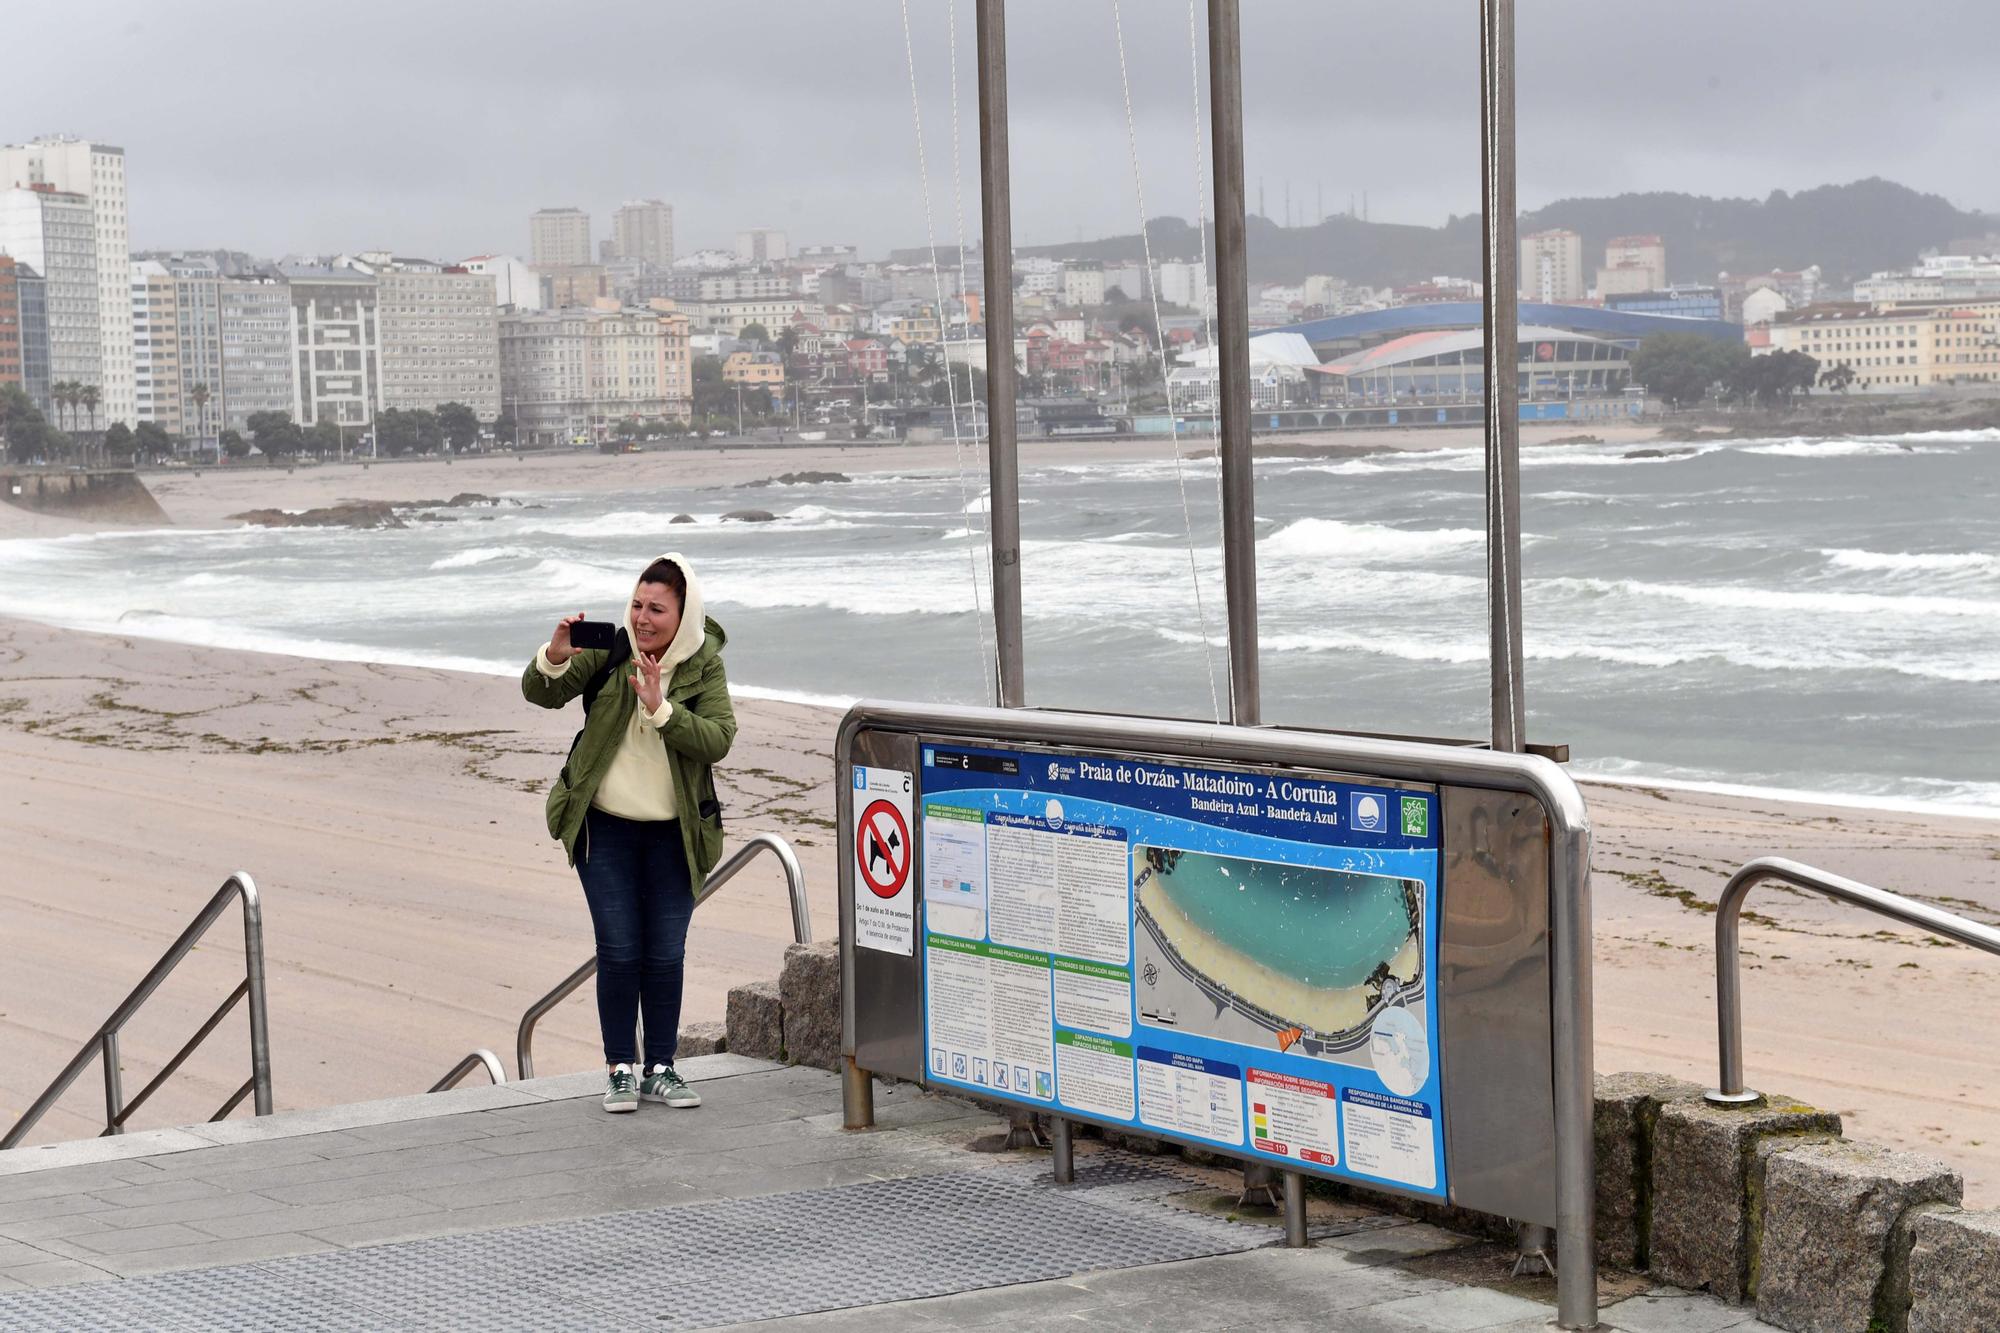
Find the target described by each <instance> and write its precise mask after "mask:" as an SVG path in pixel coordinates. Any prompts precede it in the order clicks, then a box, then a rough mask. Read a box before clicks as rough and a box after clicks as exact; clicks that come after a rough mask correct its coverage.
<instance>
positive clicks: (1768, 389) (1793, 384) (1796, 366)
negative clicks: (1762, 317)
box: [1729, 352, 1819, 408]
mask: <svg viewBox="0 0 2000 1333" xmlns="http://www.w3.org/2000/svg"><path fill="white" fill-rule="evenodd" d="M1818 378H1819V362H1818V360H1816V359H1815V358H1813V357H1810V356H1807V355H1806V354H1805V353H1804V352H1771V353H1769V354H1767V355H1765V356H1746V357H1744V358H1743V360H1742V361H1741V362H1739V363H1738V364H1737V365H1736V367H1735V368H1734V370H1733V371H1732V373H1731V375H1730V378H1729V393H1730V396H1731V397H1732V398H1736V399H1739V400H1748V401H1751V402H1754V403H1756V404H1757V405H1758V406H1759V407H1767V408H1768V407H1788V406H1790V405H1791V401H1792V399H1793V398H1794V397H1796V396H1797V395H1799V394H1801V393H1808V392H1810V391H1811V389H1812V386H1813V383H1814V382H1815V381H1816V380H1817V379H1818Z"/></svg>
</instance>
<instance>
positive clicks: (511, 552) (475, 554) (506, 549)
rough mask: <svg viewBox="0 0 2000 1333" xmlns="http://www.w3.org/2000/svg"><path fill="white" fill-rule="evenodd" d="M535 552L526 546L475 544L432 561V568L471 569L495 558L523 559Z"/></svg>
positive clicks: (489, 562)
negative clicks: (468, 548)
mask: <svg viewBox="0 0 2000 1333" xmlns="http://www.w3.org/2000/svg"><path fill="white" fill-rule="evenodd" d="M534 554H535V552H533V551H531V550H529V549H528V548H527V547H525V546H475V547H473V548H471V549H470V550H465V551H454V552H453V553H452V554H450V555H447V556H444V557H442V558H440V559H437V560H433V561H431V568H432V569H440V570H441V569H471V568H472V567H474V566H475V565H487V564H491V563H493V562H494V561H495V560H523V559H527V558H530V557H532V556H533V555H534Z"/></svg>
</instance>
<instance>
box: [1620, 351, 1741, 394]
mask: <svg viewBox="0 0 2000 1333" xmlns="http://www.w3.org/2000/svg"><path fill="white" fill-rule="evenodd" d="M1749 360H1750V349H1749V348H1747V347H1745V346H1744V345H1743V344H1742V343H1740V342H1737V343H1732V342H1723V341H1721V340H1720V339H1716V338H1709V337H1705V336H1704V335H1702V334H1699V333H1656V334H1654V335H1653V336H1652V337H1650V338H1648V339H1646V340H1645V341H1644V342H1642V343H1640V344H1639V350H1638V351H1637V352H1634V353H1633V354H1632V378H1633V379H1635V380H1637V381H1638V382H1639V383H1640V384H1641V385H1643V386H1645V389H1646V392H1648V393H1650V394H1654V395H1656V396H1657V397H1659V398H1662V399H1664V400H1665V401H1666V402H1667V404H1668V405H1669V406H1671V407H1683V406H1686V405H1688V404H1690V403H1698V402H1700V401H1702V399H1704V398H1706V397H1708V394H1709V391H1710V390H1711V389H1713V388H1714V387H1715V386H1716V385H1718V384H1725V385H1726V384H1731V383H1733V382H1734V380H1735V377H1736V376H1737V375H1738V374H1740V373H1741V370H1740V368H1741V367H1742V365H1743V363H1745V362H1747V361H1749Z"/></svg>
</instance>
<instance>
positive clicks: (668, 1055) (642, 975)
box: [576, 810, 694, 1068]
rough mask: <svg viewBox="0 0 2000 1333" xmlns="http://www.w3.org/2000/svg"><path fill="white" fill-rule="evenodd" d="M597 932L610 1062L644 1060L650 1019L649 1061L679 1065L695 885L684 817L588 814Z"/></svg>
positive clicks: (601, 1016)
mask: <svg viewBox="0 0 2000 1333" xmlns="http://www.w3.org/2000/svg"><path fill="white" fill-rule="evenodd" d="M576 873H577V877H578V878H580V879H581V880H582V881H583V896H584V898H585V899H586V900H587V901H588V902H589V903H590V924H591V928H592V929H593V930H594V931H595V932H596V935H597V1023H598V1027H599V1028H600V1029H602V1031H603V1035H604V1060H605V1063H606V1064H614V1065H616V1064H631V1065H636V1064H638V1062H639V1061H638V1052H637V1050H636V1049H634V1046H635V1043H634V1041H633V1027H634V1025H635V1023H636V1022H637V1020H638V1018H639V1016H640V1014H641V1012H642V1011H643V1013H644V1015H645V1019H646V1066H647V1067H648V1068H650V1067H652V1066H653V1065H656V1064H659V1065H671V1064H672V1063H673V1062H674V1048H675V1047H676V1046H677V1045H678V1044H679V1041H680V1026H681V978H682V972H683V967H682V960H683V958H684V957H685V954H686V951H687V933H688V919H689V918H690V917H692V916H693V915H694V886H693V884H692V883H691V882H690V881H689V878H688V863H687V851H686V849H685V848H684V847H682V845H681V826H680V821H679V820H675V819H669V820H664V821H661V820H647V821H639V820H631V819H620V818H619V817H618V816H616V815H609V814H606V813H605V812H604V811H602V810H591V811H590V812H589V813H588V814H586V815H585V816H584V843H583V855H582V856H581V857H580V858H578V860H577V863H576Z"/></svg>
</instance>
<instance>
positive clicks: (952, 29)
mask: <svg viewBox="0 0 2000 1333" xmlns="http://www.w3.org/2000/svg"><path fill="white" fill-rule="evenodd" d="M945 14H946V16H947V19H948V22H947V24H946V33H947V35H948V39H949V42H950V48H951V205H952V211H953V213H954V214H956V218H957V223H958V300H959V306H960V308H961V309H964V310H965V312H966V321H965V347H966V350H967V352H968V353H970V351H971V348H972V318H971V315H972V312H971V308H970V307H969V306H968V305H967V304H966V299H965V298H966V293H967V292H969V291H970V290H971V283H970V280H969V279H968V278H967V276H966V266H965V169H964V168H963V167H962V166H961V165H960V158H959V151H958V143H959V140H958V106H959V93H958V0H949V3H948V4H947V5H946V7H945ZM940 332H941V333H943V334H944V335H945V354H944V364H945V373H946V374H947V375H950V374H952V373H953V371H952V362H951V339H950V336H949V325H946V326H944V327H942V328H941V329H940ZM987 396H988V397H989V398H990V397H991V396H992V389H991V387H990V381H989V387H988V390H987ZM965 401H966V409H967V412H968V413H969V414H970V415H971V417H972V424H973V431H972V439H971V441H970V442H969V446H968V447H969V448H970V449H971V451H972V457H973V460H974V461H975V462H976V461H978V458H979V429H978V427H979V405H978V400H977V399H976V398H974V397H973V395H972V363H971V361H969V360H968V361H967V362H966V368H965ZM986 433H987V437H988V438H987V448H988V449H991V448H992V447H993V445H992V438H991V437H992V434H993V404H992V403H991V402H988V403H987V405H986ZM959 490H960V491H961V492H963V491H964V490H965V464H964V463H963V462H962V461H961V462H960V464H959ZM992 509H993V506H992V502H991V501H990V500H989V501H988V502H987V506H986V508H985V509H983V510H981V511H980V512H979V513H978V514H977V515H972V514H968V515H966V517H965V530H966V531H967V532H968V533H970V532H973V531H975V529H974V527H973V522H972V520H973V518H975V517H977V518H978V520H979V525H978V528H977V529H976V531H977V533H978V537H979V540H978V541H976V542H973V543H972V548H973V556H972V568H973V588H972V602H973V606H974V607H975V608H976V607H977V606H978V605H979V584H980V581H981V580H980V577H979V552H981V551H990V550H991V549H992V546H993V539H992V533H991V530H990V524H991V521H992V518H991V515H992ZM979 651H980V658H981V661H982V662H984V663H985V664H986V666H988V667H989V668H991V671H990V674H991V675H992V678H993V689H994V696H993V697H994V698H995V699H996V700H997V699H998V698H999V697H1000V694H999V690H1000V633H999V627H998V626H997V625H996V626H995V627H994V633H993V649H992V657H991V659H990V660H989V659H988V658H987V657H986V651H987V649H986V617H985V613H984V612H981V613H980V617H979Z"/></svg>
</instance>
